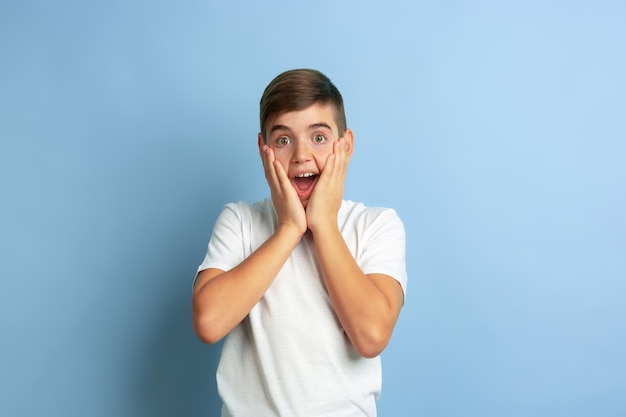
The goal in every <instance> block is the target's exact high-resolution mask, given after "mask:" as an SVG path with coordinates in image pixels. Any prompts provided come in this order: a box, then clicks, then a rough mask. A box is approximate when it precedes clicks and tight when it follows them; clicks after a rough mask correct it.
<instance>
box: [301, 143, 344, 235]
mask: <svg viewBox="0 0 626 417" xmlns="http://www.w3.org/2000/svg"><path fill="white" fill-rule="evenodd" d="M347 165H348V152H347V144H346V142H345V140H343V139H339V140H338V141H336V142H335V143H333V153H332V154H330V155H328V158H327V159H326V163H325V165H324V169H323V171H322V174H321V175H320V178H319V180H318V182H317V184H316V185H315V189H314V190H313V194H312V195H311V200H310V201H309V203H308V205H307V210H306V215H307V223H308V226H309V229H311V230H312V231H313V232H315V228H317V227H323V226H333V225H334V226H335V227H336V225H337V215H338V213H339V208H340V207H341V201H342V199H343V188H344V182H345V177H346V171H347Z"/></svg>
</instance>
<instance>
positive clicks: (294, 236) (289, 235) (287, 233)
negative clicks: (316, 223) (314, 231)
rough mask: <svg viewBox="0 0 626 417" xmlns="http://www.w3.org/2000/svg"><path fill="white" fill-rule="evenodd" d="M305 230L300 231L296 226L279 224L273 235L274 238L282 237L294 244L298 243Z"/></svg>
mask: <svg viewBox="0 0 626 417" xmlns="http://www.w3.org/2000/svg"><path fill="white" fill-rule="evenodd" d="M305 232H306V229H305V230H301V229H300V228H299V227H298V226H296V225H294V224H289V223H280V224H279V225H278V228H277V229H276V232H275V233H274V234H275V235H276V236H279V237H284V238H285V239H289V240H290V241H293V242H295V243H297V242H299V241H300V239H301V238H302V236H303V235H304V233H305Z"/></svg>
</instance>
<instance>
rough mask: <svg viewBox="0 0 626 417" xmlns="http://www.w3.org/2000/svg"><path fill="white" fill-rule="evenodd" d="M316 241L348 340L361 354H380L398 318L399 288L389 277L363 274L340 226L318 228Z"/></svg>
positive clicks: (330, 293)
mask: <svg viewBox="0 0 626 417" xmlns="http://www.w3.org/2000/svg"><path fill="white" fill-rule="evenodd" d="M314 241H315V247H316V250H317V253H318V257H319V260H320V264H321V267H322V272H323V275H324V282H325V284H326V288H327V290H328V293H329V296H330V299H331V301H332V304H333V307H334V309H335V313H336V314H337V317H338V318H339V321H340V322H341V324H342V326H343V328H344V330H345V332H346V334H347V336H348V338H349V339H350V341H351V342H352V344H353V346H354V347H355V349H356V350H357V351H358V352H359V353H360V354H361V355H363V356H366V357H373V356H376V355H378V354H379V353H380V352H381V351H382V350H383V349H384V348H385V346H386V345H387V343H388V342H389V339H390V337H391V333H392V331H393V328H394V326H395V323H396V320H397V318H398V314H399V309H400V306H401V300H400V301H398V297H397V291H398V289H397V288H391V287H390V286H389V282H388V281H390V280H392V279H391V278H389V277H385V276H382V275H381V276H380V278H379V277H370V276H367V275H365V274H364V273H363V272H362V271H361V269H360V268H359V266H358V264H357V263H356V261H355V260H354V257H353V256H352V253H351V252H350V250H349V249H348V247H347V246H346V243H345V241H344V240H343V237H342V236H341V233H340V232H339V230H338V228H337V227H336V226H334V225H329V226H326V227H323V228H319V229H317V230H316V232H315V233H314ZM384 279H386V280H387V281H384ZM392 285H393V284H392ZM394 291H395V292H394Z"/></svg>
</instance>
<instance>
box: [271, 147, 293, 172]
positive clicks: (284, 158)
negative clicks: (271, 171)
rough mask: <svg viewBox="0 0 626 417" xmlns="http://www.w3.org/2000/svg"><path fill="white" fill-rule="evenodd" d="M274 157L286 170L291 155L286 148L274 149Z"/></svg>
mask: <svg viewBox="0 0 626 417" xmlns="http://www.w3.org/2000/svg"><path fill="white" fill-rule="evenodd" d="M274 157H275V158H276V160H277V161H278V162H280V163H281V164H282V165H283V167H284V168H285V169H287V166H288V165H289V161H290V159H291V153H290V152H289V150H288V149H287V148H274Z"/></svg>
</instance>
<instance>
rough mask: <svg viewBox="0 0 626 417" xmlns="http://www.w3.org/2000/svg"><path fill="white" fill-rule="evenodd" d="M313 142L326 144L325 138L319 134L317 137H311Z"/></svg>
mask: <svg viewBox="0 0 626 417" xmlns="http://www.w3.org/2000/svg"><path fill="white" fill-rule="evenodd" d="M313 142H315V143H324V142H326V136H324V135H322V134H321V133H318V134H317V135H315V136H313Z"/></svg>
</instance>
